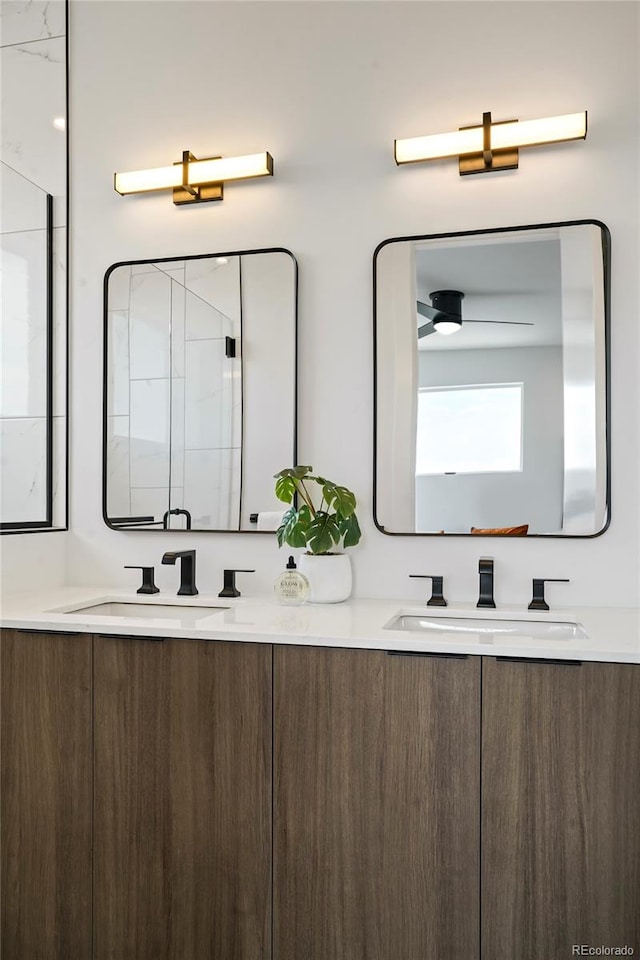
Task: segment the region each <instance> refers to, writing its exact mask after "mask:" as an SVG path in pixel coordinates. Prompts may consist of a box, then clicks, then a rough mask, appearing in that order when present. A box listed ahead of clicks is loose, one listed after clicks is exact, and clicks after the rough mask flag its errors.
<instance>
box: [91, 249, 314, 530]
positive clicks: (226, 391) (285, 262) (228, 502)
mask: <svg viewBox="0 0 640 960" xmlns="http://www.w3.org/2000/svg"><path fill="white" fill-rule="evenodd" d="M297 289H298V279H297V264H296V261H295V258H294V257H293V255H292V254H291V253H290V252H289V251H288V250H283V249H281V248H274V249H267V250H247V251H240V252H235V253H218V254H206V255H199V256H191V257H181V258H174V257H171V258H165V259H161V260H138V261H135V262H127V263H116V264H113V266H111V267H110V268H109V269H108V270H107V273H106V275H105V282H104V425H103V438H104V454H103V514H104V519H105V522H106V523H107V525H108V526H110V527H112V528H113V529H117V530H185V529H188V530H194V531H197V530H204V531H206V530H209V531H235V532H238V531H242V532H257V531H258V530H259V528H260V529H264V530H267V529H273V528H274V526H273V523H267V522H266V519H267V518H271V519H273V518H274V517H275V516H276V514H277V513H278V511H280V512H281V511H282V504H280V502H279V501H278V500H277V498H276V496H275V493H274V483H275V481H274V479H273V478H274V474H276V473H277V472H278V471H279V470H281V469H282V468H283V467H285V466H288V465H290V464H292V463H295V462H296V418H297V406H296V392H297V386H296V381H297V375H296V368H297V359H296V357H297ZM260 514H263V516H264V518H265V522H264V525H263V522H262V520H261V522H260V523H258V519H259V515H260Z"/></svg>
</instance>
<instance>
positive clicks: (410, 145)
mask: <svg viewBox="0 0 640 960" xmlns="http://www.w3.org/2000/svg"><path fill="white" fill-rule="evenodd" d="M586 135H587V113H586V110H585V111H583V112H582V113H569V114H565V115H563V116H561V117H546V118H543V119H541V120H524V121H521V120H513V121H509V122H507V123H492V124H491V149H492V150H507V149H509V148H518V147H530V146H535V145H538V144H543V143H559V142H561V141H564V140H584V138H585V137H586ZM483 148H484V142H483V127H482V125H480V126H477V127H470V128H468V129H466V130H456V131H454V132H452V133H437V134H434V135H433V136H429V137H410V138H409V139H406V140H396V141H395V147H394V153H395V159H396V163H398V164H401V163H415V162H416V161H419V160H439V159H445V158H446V157H464V156H468V155H469V154H476V153H482V151H483Z"/></svg>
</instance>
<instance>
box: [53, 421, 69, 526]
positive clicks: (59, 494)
mask: <svg viewBox="0 0 640 960" xmlns="http://www.w3.org/2000/svg"><path fill="white" fill-rule="evenodd" d="M66 483H67V418H66V417H54V418H53V492H52V499H53V503H52V521H51V522H52V524H53V526H54V527H64V526H65V525H66V522H67V521H66V516H67V487H66Z"/></svg>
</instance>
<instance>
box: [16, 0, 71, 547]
mask: <svg viewBox="0 0 640 960" xmlns="http://www.w3.org/2000/svg"><path fill="white" fill-rule="evenodd" d="M69 9H70V0H64V31H65V32H64V56H65V63H64V83H65V89H64V103H65V130H64V155H65V191H66V192H65V198H64V211H65V239H64V256H65V274H64V311H63V312H61V316H62V321H61V323H59V324H57V319H58V318H57V317H56V312H55V293H54V288H53V284H54V251H53V230H54V229H56V225H55V223H54V222H53V197H52V196H51V195H50V194H49V193H46V198H47V201H46V202H47V226H46V230H47V254H46V261H47V262H46V283H47V295H46V330H47V347H46V369H47V384H46V398H47V401H46V402H47V413H46V417H45V419H46V421H47V437H46V454H45V456H46V467H45V476H46V498H45V499H46V507H45V509H46V517H45V519H44V520H24V521H6V522H0V536H11V535H13V534H23V533H63V532H64V531H67V530H68V529H69V459H70V451H69V441H70V424H69V406H70V390H69V352H70V351H69V287H70V284H69V272H70V270H69V253H70V246H71V244H70V231H71V224H70V220H69V213H70V201H69V194H70V186H71V178H70V175H69V166H70V162H69V142H70V140H69V127H70V118H69V101H70V80H69V59H70V51H69ZM19 45H20V44H18V46H19ZM43 192H45V191H43ZM56 325H58V326H59V327H61V328H62V330H63V335H64V350H63V353H62V364H61V365H60V369H61V370H62V372H63V375H64V391H63V397H64V402H63V412H62V413H61V414H60V416H64V420H65V423H64V432H63V442H64V457H63V464H64V486H63V488H62V489H61V490H60V491H59V493H58V496H59V497H60V501H61V504H62V509H61V510H60V513H61V514H62V517H63V522H62V523H59V524H56V523H54V520H55V517H54V493H53V491H54V472H55V464H56V447H55V441H54V436H53V433H54V391H55V375H56V372H57V365H56V362H55V357H56V351H58V350H59V349H60V345H59V344H56V342H55V333H56Z"/></svg>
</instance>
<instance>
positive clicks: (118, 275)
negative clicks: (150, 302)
mask: <svg viewBox="0 0 640 960" xmlns="http://www.w3.org/2000/svg"><path fill="white" fill-rule="evenodd" d="M130 287H131V267H129V266H125V267H116V268H115V270H112V271H111V273H110V274H109V294H108V299H109V310H128V309H129V294H130Z"/></svg>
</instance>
